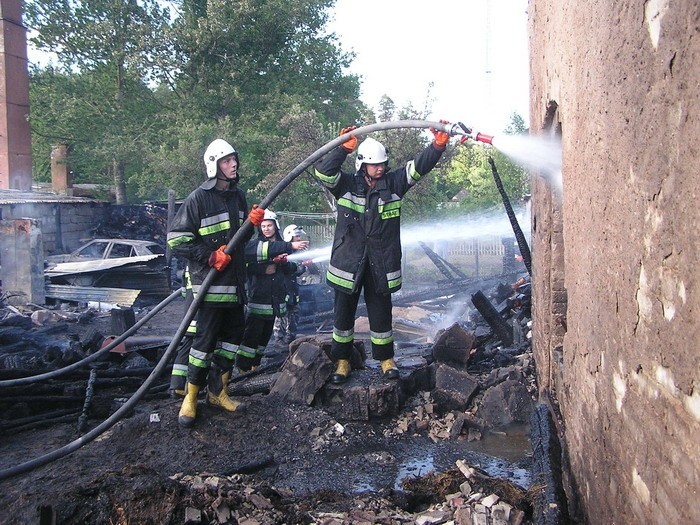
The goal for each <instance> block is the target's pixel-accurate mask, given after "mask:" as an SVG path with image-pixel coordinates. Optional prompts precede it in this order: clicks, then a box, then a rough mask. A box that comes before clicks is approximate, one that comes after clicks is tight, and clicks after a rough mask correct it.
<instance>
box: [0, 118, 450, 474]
mask: <svg viewBox="0 0 700 525" xmlns="http://www.w3.org/2000/svg"><path fill="white" fill-rule="evenodd" d="M402 128H435V129H438V130H440V131H444V132H445V133H448V134H450V135H464V132H463V131H462V130H461V129H460V128H459V126H456V125H452V124H443V123H442V122H432V121H428V120H399V121H396V122H378V123H376V124H370V125H369V126H362V127H360V128H357V129H355V130H353V131H351V132H349V133H345V134H343V135H340V136H339V137H336V138H335V139H333V140H331V141H330V142H328V143H326V144H325V145H324V146H322V147H320V148H319V149H317V150H316V151H315V152H314V153H312V154H311V155H309V156H308V157H307V158H306V159H304V160H303V161H302V162H301V163H300V164H299V165H298V166H297V167H296V168H294V169H293V170H292V171H290V172H289V173H288V174H287V175H286V176H285V177H284V178H283V179H282V180H281V181H280V182H278V183H277V185H276V186H275V187H274V188H273V189H272V191H270V193H268V194H267V196H266V197H265V198H264V199H263V200H262V201H260V207H261V208H267V207H268V206H269V205H270V204H271V203H272V201H274V200H275V198H276V197H277V196H278V195H279V194H280V193H282V191H283V190H284V189H285V188H286V187H287V186H289V184H290V183H291V182H292V181H293V180H294V179H296V178H297V177H298V176H299V175H300V174H301V173H303V172H304V170H305V169H306V168H308V167H309V166H311V165H312V164H313V163H314V162H315V161H316V160H318V159H320V158H321V157H323V156H324V155H325V154H326V153H328V152H329V151H331V150H332V149H334V148H335V147H337V146H339V145H340V144H342V143H343V142H345V141H346V140H348V139H349V138H350V136H361V135H366V134H368V133H373V132H375V131H383V130H388V129H402ZM252 227H253V226H252V224H251V223H250V221H249V220H248V219H246V220H245V222H244V223H243V225H242V226H241V227H240V228H239V229H238V231H237V232H236V233H235V234H234V236H233V237H232V238H231V240H230V241H229V243H228V244H227V245H226V249H225V251H226V253H230V252H232V251H233V249H234V248H235V247H236V246H238V244H240V242H241V241H242V239H243V238H244V236H245V235H246V234H247V232H248V231H249V230H250V229H252ZM215 275H216V270H215V269H214V268H212V269H211V270H209V273H208V274H207V276H206V277H205V278H204V282H202V284H201V285H200V288H199V293H198V294H197V296H196V297H195V298H194V299H193V300H192V304H191V305H190V307H189V309H188V310H187V312H186V313H185V317H184V318H183V319H182V322H181V323H180V326H179V327H178V329H177V331H176V332H175V335H174V336H173V340H172V341H171V342H170V345H169V346H168V348H167V350H166V351H165V353H164V354H163V357H161V359H160V361H159V362H158V363H157V364H156V366H155V368H154V369H153V371H152V372H151V374H150V375H149V376H148V377H147V378H146V380H145V381H144V382H143V384H142V385H141V386H140V387H139V389H138V390H137V391H136V392H134V394H133V395H132V396H131V397H130V398H129V399H128V400H127V401H126V402H125V403H124V404H123V405H122V406H121V407H119V408H118V409H117V410H116V411H115V412H114V413H113V414H112V415H111V416H110V417H108V418H107V419H105V420H104V421H103V422H102V423H100V424H99V425H98V426H96V427H95V428H93V429H92V430H91V431H90V432H88V433H86V434H85V435H83V436H80V437H79V438H78V439H76V440H74V441H71V442H70V443H68V444H67V445H64V446H63V447H61V448H58V449H56V450H53V451H51V452H49V453H47V454H44V455H43V456H39V457H36V458H34V459H31V460H29V461H26V462H24V463H20V464H19V465H15V466H14V467H10V468H7V469H4V470H0V481H2V480H4V479H8V478H11V477H13V476H17V475H19V474H23V473H25V472H29V471H30V470H33V469H35V468H37V467H40V466H42V465H46V464H47V463H50V462H52V461H55V460H57V459H60V458H62V457H64V456H67V455H68V454H70V453H72V452H75V451H76V450H78V449H79V448H80V447H82V446H83V445H86V444H87V443H89V442H90V441H92V440H94V439H95V438H97V437H98V436H99V435H100V434H102V433H103V432H106V431H107V430H109V429H110V428H112V426H114V425H115V424H116V423H117V422H118V421H119V420H120V419H121V418H122V417H124V416H125V415H126V414H128V413H129V412H130V411H131V410H132V409H133V408H134V406H135V405H136V403H138V402H139V401H140V400H141V398H142V397H143V396H144V395H145V394H146V392H148V389H149V388H150V387H151V384H152V383H153V382H154V381H155V380H156V378H158V376H159V375H160V374H161V373H162V372H163V370H164V369H165V367H166V366H167V364H168V361H170V358H171V357H172V355H173V354H174V353H175V349H176V348H177V346H178V345H179V344H180V340H181V339H182V336H183V335H184V333H185V331H186V330H187V327H188V326H189V324H190V321H192V319H194V316H195V314H196V312H197V309H198V308H199V305H200V303H201V302H202V300H203V297H204V295H205V294H206V292H207V290H208V289H209V286H211V282H212V280H213V279H214V276H215ZM171 297H172V296H171ZM161 304H162V303H161ZM137 324H138V323H137ZM135 326H136V325H134V327H135ZM132 328H133V327H132ZM127 333H128V334H129V335H131V333H133V332H132V330H131V329H129V330H127V332H124V334H123V335H126V334H127ZM120 338H121V336H120ZM122 340H123V339H122ZM116 341H118V339H116V340H115V341H114V342H113V343H110V345H111V344H115V343H116ZM120 342H121V341H120ZM110 345H108V346H106V347H105V348H103V349H102V350H101V351H107V350H106V349H107V348H108V347H109V346H110ZM115 346H116V344H115ZM66 368H67V367H66ZM61 370H65V369H61ZM42 375H44V376H46V374H42ZM34 377H39V376H34ZM22 379H28V378H22ZM13 381H17V380H13ZM3 383H7V381H5V382H3ZM15 384H16V383H15ZM0 386H1V385H0Z"/></svg>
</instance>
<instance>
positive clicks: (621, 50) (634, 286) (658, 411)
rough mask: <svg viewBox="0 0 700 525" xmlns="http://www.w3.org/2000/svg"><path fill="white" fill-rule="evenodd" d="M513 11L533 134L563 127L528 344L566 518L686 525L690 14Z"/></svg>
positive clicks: (605, 8) (697, 408) (699, 115)
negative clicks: (547, 416) (551, 431)
mask: <svg viewBox="0 0 700 525" xmlns="http://www.w3.org/2000/svg"><path fill="white" fill-rule="evenodd" d="M528 12H529V19H530V56H531V87H532V95H531V96H532V98H531V112H530V113H531V129H532V131H533V132H541V133H552V130H553V129H555V128H557V127H560V128H561V137H562V148H563V150H562V153H563V187H564V189H563V196H562V197H561V198H560V199H558V198H557V196H556V195H555V194H554V193H553V192H552V191H551V190H550V189H549V187H548V185H546V184H545V183H544V182H543V181H542V180H537V181H535V182H534V184H533V186H534V190H533V234H532V238H533V240H532V245H533V246H532V247H533V262H534V272H533V290H534V297H533V299H534V308H535V330H534V346H535V351H536V356H537V361H538V375H539V380H540V387H541V389H542V391H543V393H546V394H549V397H550V398H551V399H553V400H554V404H555V407H557V408H558V409H559V410H560V412H561V417H562V420H563V423H564V424H563V426H562V427H561V428H562V432H563V435H562V439H563V442H564V445H565V448H566V453H567V456H568V459H569V461H570V470H571V474H572V479H573V487H574V488H575V490H576V493H577V494H578V496H579V497H580V504H581V511H582V513H583V515H584V516H585V517H586V519H587V521H588V522H589V523H592V524H598V523H615V524H621V523H664V524H665V523H700V506H698V505H697V496H698V492H699V491H700V437H699V436H700V351H698V341H699V340H700V310H699V308H700V299H699V292H700V290H699V289H698V287H699V285H700V272H698V254H700V220H699V219H700V212H699V211H698V209H699V206H698V198H699V197H700V146H699V144H700V3H699V2H697V1H690V0H680V1H670V0H655V1H647V2H632V1H629V0H625V1H622V2H619V1H616V2H613V1H611V0H601V1H584V2H559V1H556V0H530V2H529V6H528ZM553 107H554V108H556V110H555V111H552V108H553ZM562 299H563V303H562ZM562 313H563V317H562ZM557 347H559V351H558V350H557Z"/></svg>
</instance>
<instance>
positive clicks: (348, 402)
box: [0, 283, 539, 525]
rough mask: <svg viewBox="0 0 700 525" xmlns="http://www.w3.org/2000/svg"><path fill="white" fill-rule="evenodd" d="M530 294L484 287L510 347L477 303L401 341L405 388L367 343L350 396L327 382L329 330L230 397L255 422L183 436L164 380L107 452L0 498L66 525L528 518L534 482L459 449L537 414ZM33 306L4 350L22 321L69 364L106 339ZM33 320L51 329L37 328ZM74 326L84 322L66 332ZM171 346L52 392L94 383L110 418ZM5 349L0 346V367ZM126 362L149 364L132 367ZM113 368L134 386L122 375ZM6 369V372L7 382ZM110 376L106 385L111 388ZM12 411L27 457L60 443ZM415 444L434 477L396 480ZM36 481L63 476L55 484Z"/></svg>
mask: <svg viewBox="0 0 700 525" xmlns="http://www.w3.org/2000/svg"><path fill="white" fill-rule="evenodd" d="M523 286H526V283H520V284H518V285H517V286H516V285H513V286H511V285H506V286H505V288H503V287H501V289H500V296H499V291H498V290H496V291H493V292H491V293H490V294H488V295H491V296H492V299H491V300H490V301H491V302H492V305H494V307H495V308H496V309H497V311H500V312H501V313H499V315H500V316H501V317H502V318H503V319H504V320H505V321H506V323H507V324H508V325H509V326H510V328H511V331H512V334H513V336H512V337H513V340H512V342H511V344H510V345H506V344H504V342H503V341H501V339H500V338H499V337H497V336H495V335H494V333H495V331H494V330H493V329H492V328H491V327H490V326H489V322H488V321H487V320H486V319H484V318H483V316H481V315H480V314H479V312H478V311H476V310H469V313H468V314H467V317H466V318H461V319H457V320H455V321H454V322H452V323H451V324H449V326H447V328H445V329H444V330H441V331H439V332H438V333H437V334H435V337H434V342H425V343H424V342H417V343H412V342H403V343H399V344H398V345H397V346H398V348H397V362H399V364H400V368H401V379H400V380H399V381H398V382H385V381H382V380H381V378H380V376H379V371H378V370H379V369H378V363H376V362H374V361H373V360H372V359H368V358H367V355H366V352H365V350H364V348H363V344H362V341H360V340H358V341H357V344H356V352H355V355H354V356H353V368H354V371H353V374H352V375H351V381H350V382H349V383H348V384H347V385H343V386H342V387H337V385H329V384H327V382H326V380H327V378H328V376H329V375H330V374H331V373H332V371H333V369H334V367H333V365H332V363H331V362H330V360H329V359H328V357H327V355H326V352H327V350H328V347H329V339H328V335H327V334H315V335H308V336H304V337H301V338H299V339H297V341H295V342H294V343H293V344H292V345H290V348H289V350H287V349H286V348H284V349H282V348H275V349H274V350H271V351H270V352H269V353H268V354H267V355H266V358H265V360H264V361H263V366H262V367H261V369H260V372H261V373H260V374H258V375H257V376H250V377H243V376H240V377H237V378H234V381H233V383H232V384H231V385H230V387H229V392H230V393H231V394H232V395H248V396H249V399H250V401H251V403H250V405H251V407H250V414H249V415H248V416H246V417H244V418H237V419H235V420H232V419H231V418H228V417H227V415H226V414H222V413H220V412H217V411H215V410H213V409H210V408H209V407H207V406H206V405H203V407H202V415H201V422H199V423H198V425H197V426H196V427H195V429H194V430H192V431H184V430H183V429H180V428H179V427H178V426H177V423H176V413H177V409H178V406H179V402H178V400H170V399H168V398H166V397H165V389H164V385H166V383H167V379H168V378H167V377H164V378H162V381H161V382H160V383H159V387H158V388H161V389H162V390H161V391H158V392H153V395H152V396H151V397H150V398H149V399H147V400H145V401H144V402H143V407H142V408H141V409H140V410H139V411H137V413H136V414H135V415H134V416H133V417H131V418H127V419H125V420H123V421H122V422H120V423H119V424H118V425H117V426H116V427H115V428H114V429H113V430H111V431H109V432H108V433H107V434H105V436H104V439H101V440H100V442H99V443H92V444H90V445H88V446H87V447H85V449H83V450H80V451H78V452H76V453H74V456H73V458H74V459H73V460H71V459H70V458H66V459H64V460H62V461H61V462H59V464H57V465H55V469H57V470H54V467H53V466H51V465H49V466H46V467H44V468H43V469H42V470H40V471H38V472H34V473H30V474H28V475H27V476H26V478H23V479H22V480H19V482H18V483H17V484H16V485H15V484H13V481H12V480H9V481H4V482H2V484H1V485H0V493H2V492H3V491H4V496H2V498H0V504H7V505H11V506H12V507H13V508H14V509H15V510H16V511H17V512H18V514H17V515H18V516H23V517H24V518H27V517H28V516H29V515H30V514H31V511H28V510H27V509H26V506H23V505H22V504H21V503H20V502H18V501H13V499H12V497H11V495H12V493H13V491H18V490H19V491H24V493H25V496H24V500H26V501H31V502H35V503H36V502H37V501H42V504H41V505H39V506H40V507H41V509H40V511H41V512H43V513H45V514H46V515H47V516H55V517H57V518H58V521H60V522H61V523H85V522H103V523H108V522H115V523H116V522H118V523H126V522H133V523H136V522H138V523H210V524H216V523H238V524H241V523H246V524H248V525H253V524H255V523H257V524H260V525H263V524H268V523H323V524H328V525H330V524H361V523H362V524H365V523H387V524H390V523H391V524H395V523H396V524H398V523H423V524H430V523H455V524H460V525H466V524H474V525H476V524H481V523H484V524H494V525H495V524H498V525H502V524H503V525H505V524H508V525H510V524H520V523H530V521H529V520H531V519H532V513H533V510H532V509H533V506H534V504H533V500H534V498H535V497H536V496H537V494H538V490H539V489H534V488H533V487H529V490H528V488H527V487H525V486H519V485H518V484H516V483H514V482H513V481H510V480H509V479H507V478H504V477H502V476H498V475H494V471H492V470H489V468H488V467H487V468H484V465H487V464H488V460H486V459H485V456H480V455H479V454H476V455H474V454H473V453H468V455H469V457H467V455H462V453H461V452H457V451H458V450H466V448H464V447H466V444H469V443H477V442H480V441H482V440H484V439H485V438H486V437H488V436H489V435H490V434H494V435H498V434H500V433H503V432H507V431H508V429H509V428H510V426H511V425H513V424H527V422H528V417H529V414H530V413H531V412H532V409H533V401H532V400H533V397H534V396H535V395H536V386H535V384H534V370H533V360H532V356H531V351H530V348H529V338H528V337H527V335H528V332H529V312H528V315H526V314H524V313H523V312H524V308H525V307H526V306H527V304H528V301H529V297H528V291H527V289H525V288H523ZM485 295H486V294H485ZM406 308H410V310H408V311H410V312H411V315H413V316H414V317H415V318H414V319H410V320H407V321H408V322H407V324H408V325H409V326H410V327H411V329H412V330H419V329H421V328H423V329H424V328H425V327H426V326H429V323H431V322H433V321H434V320H435V318H436V317H439V314H438V313H437V312H436V311H435V310H433V311H429V312H428V313H427V314H425V315H427V316H430V317H429V318H427V319H426V318H425V317H423V318H421V317H420V316H421V315H422V313H421V311H420V304H417V305H413V307H406ZM181 309H182V305H181V304H174V305H173V307H172V308H171V309H169V312H170V313H169V314H168V313H166V314H165V315H166V316H169V320H168V321H167V323H165V322H164V324H167V327H160V328H159V327H157V326H154V325H155V324H157V323H156V322H155V321H154V324H152V325H149V326H148V327H146V328H147V330H148V332H147V333H148V334H149V335H154V336H155V335H159V334H160V333H162V334H163V335H167V334H172V333H173V332H174V330H173V322H176V321H177V319H178V318H179V317H181V314H182V310H181ZM466 310H468V309H466ZM38 311H40V310H38V309H37V310H36V311H34V312H20V314H17V313H16V312H9V311H7V312H5V311H0V341H5V340H6V339H2V338H3V337H7V336H6V332H7V330H9V329H10V328H12V329H17V326H15V325H20V326H21V330H24V335H20V336H19V337H20V338H27V336H28V335H29V334H31V337H34V336H35V335H36V333H37V332H38V331H40V330H41V329H42V328H44V329H45V328H46V327H51V326H53V327H60V329H57V328H54V329H55V330H56V332H55V333H54V334H53V336H52V337H53V339H55V340H58V339H59V338H58V337H56V335H57V334H60V335H61V336H67V335H70V337H71V340H70V341H71V345H72V351H73V352H75V357H79V356H80V355H86V354H87V353H90V352H94V351H95V349H96V348H98V347H99V346H100V345H101V344H102V342H100V343H97V341H96V340H97V339H99V337H98V335H97V334H98V332H99V331H98V330H94V329H93V330H87V329H86V325H85V324H81V320H80V315H77V316H70V315H69V316H63V315H58V313H59V312H64V313H77V312H65V310H50V309H47V310H46V311H45V313H41V314H38V313H37V314H36V315H34V314H35V313H36V312H38ZM3 313H4V314H5V315H4V316H3V315H2V314H3ZM54 313H56V315H54ZM423 313H425V310H424V311H423ZM32 317H33V318H36V319H37V321H40V322H42V323H43V324H44V326H43V327H38V326H35V325H34V324H33V323H32ZM18 318H21V319H28V321H26V320H20V319H18ZM85 320H86V321H87V320H89V321H92V322H96V321H99V324H100V327H101V329H102V331H105V330H107V329H108V328H109V316H105V315H99V314H95V313H93V314H91V315H90V316H89V317H86V318H85ZM358 326H362V322H361V320H360V322H359V323H358ZM76 327H79V328H80V329H79V330H72V329H71V328H76ZM8 333H9V332H8ZM90 334H92V335H90ZM43 343H44V341H42V342H41V343H39V344H38V348H40V347H41V345H42V344H43ZM164 346H167V341H165V342H164V341H160V342H154V343H152V344H151V345H150V346H149V345H136V346H135V347H133V346H132V348H131V349H132V351H122V352H121V353H112V352H110V357H109V359H107V360H106V361H105V362H101V363H99V366H96V367H93V370H95V371H96V373H94V374H93V373H88V372H87V371H86V372H84V373H82V375H80V376H75V375H74V376H71V377H70V378H66V381H68V383H61V382H57V383H55V384H54V386H53V388H58V389H61V388H62V389H63V393H62V394H61V393H57V394H55V395H56V396H67V392H69V391H70V392H74V393H75V398H76V400H81V401H82V400H84V397H85V391H86V388H87V387H88V385H89V384H90V381H92V388H94V391H95V395H94V396H93V398H92V404H93V407H94V408H95V412H94V413H92V412H91V413H89V417H90V418H95V417H97V418H103V417H105V414H106V413H109V412H110V411H113V410H114V406H115V403H116V404H118V403H119V402H120V399H122V400H123V398H124V397H128V396H129V395H130V392H133V391H134V390H135V389H136V388H137V387H138V385H139V382H140V381H142V377H143V376H139V374H140V373H141V372H140V371H141V370H144V371H145V370H149V367H152V366H153V364H154V363H155V362H156V361H157V359H158V358H159V355H161V350H162V349H163V348H164ZM5 348H6V344H5V343H4V342H0V359H3V358H4V356H5V354H6V352H5ZM134 348H136V349H135V350H134ZM288 351H289V354H287V352H288ZM69 354H70V353H69V352H68V353H66V352H64V351H61V352H60V356H61V359H54V360H53V361H48V362H41V363H39V362H37V361H31V360H29V361H27V362H26V364H25V365H23V366H22V367H18V368H21V369H24V368H25V367H26V368H34V369H35V370H43V369H46V368H51V367H54V368H55V367H61V366H65V365H64V364H63V363H65V362H66V360H69V359H66V356H67V355H69ZM75 357H72V358H71V359H75ZM280 358H281V359H280ZM130 359H133V360H135V361H136V362H137V363H139V364H140V365H142V366H137V367H136V368H128V367H126V366H124V365H125V363H126V362H127V360H130ZM29 365H32V366H31V367H30V366H29ZM8 368H9V367H8ZM117 370H119V371H120V372H119V374H124V377H125V378H126V377H128V378H131V379H128V380H126V379H124V378H120V377H119V375H118V374H117V375H115V372H116V371H117ZM127 370H130V371H128V372H127ZM10 372H11V370H5V371H2V370H0V378H6V377H8V376H11V374H10ZM268 372H269V373H268ZM33 373H36V371H35V372H33ZM3 374H5V375H3ZM110 374H111V375H112V378H111V379H112V380H113V382H112V383H111V384H110V382H109V381H105V380H106V379H110V378H109V377H108V376H110ZM117 379H118V381H116V380H117ZM247 381H257V384H256V386H255V390H249V392H254V393H248V394H243V393H242V392H244V391H245V384H246V382H247ZM69 383H70V384H69ZM71 385H72V386H71ZM336 387H337V388H336ZM11 395H13V394H11ZM110 395H111V396H113V397H112V398H111V403H110V402H108V400H109V397H108V396H110ZM10 397H11V396H10ZM11 404H12V403H11V401H10V400H9V399H8V398H2V399H0V425H4V426H5V428H6V429H8V430H9V428H10V427H11V426H12V425H15V426H14V427H13V428H15V429H20V430H21V429H28V428H36V430H35V431H34V434H32V436H31V440H28V441H31V444H30V445H29V446H28V447H27V449H26V451H25V452H24V454H30V455H31V454H32V452H30V451H34V452H36V451H38V450H41V449H42V448H46V447H47V446H49V445H50V444H51V443H53V441H51V440H48V441H46V443H45V444H43V443H42V442H41V439H42V435H41V434H40V433H39V429H40V427H39V426H37V427H31V426H27V425H31V424H32V422H31V421H29V422H27V421H22V420H21V418H22V417H24V418H28V417H32V415H28V413H27V412H24V413H23V414H22V415H21V417H17V418H16V419H17V420H20V421H21V422H22V424H21V425H17V424H16V421H15V422H13V419H14V418H15V416H13V415H12V413H11V412H12V411H11V409H10V408H11V407H10V405H11ZM116 406H118V405H116ZM98 407H102V408H100V409H99V410H98ZM82 409H83V405H81V406H80V407H79V410H76V409H75V408H72V409H71V410H72V412H70V413H67V414H64V415H67V417H68V418H71V419H72V420H73V421H74V422H75V418H76V416H77V415H78V413H81V414H83V415H84V416H85V414H84V411H83V410H82ZM15 410H16V409H15ZM98 413H99V416H98V415H97V414H98ZM17 414H20V412H17V413H16V414H15V415H17ZM39 419H41V418H39ZM37 421H38V420H37V419H36V418H35V422H37ZM76 423H77V422H76ZM8 425H9V426H8ZM56 425H59V423H56ZM64 425H65V424H64ZM74 425H75V423H74ZM56 428H57V427H56V426H53V427H50V429H52V430H53V431H54V436H53V440H54V441H55V439H57V437H56V436H58V435H65V433H64V434H60V433H57V432H55V430H56ZM74 428H75V426H74ZM65 432H67V430H66V431H65ZM27 437H29V435H28V434H27ZM13 443H14V444H15V446H16V443H17V442H16V440H15V441H13V440H9V441H8V443H6V444H5V445H4V446H2V445H0V453H2V454H3V455H4V456H5V457H6V458H8V461H11V462H12V463H15V462H17V461H18V459H19V457H20V455H19V452H18V451H16V450H15V449H14V448H13ZM58 444H60V443H58ZM42 445H44V446H42ZM416 450H422V451H427V450H430V452H431V454H438V455H439V456H440V457H439V460H437V459H436V461H435V463H434V465H432V466H431V467H428V468H426V471H427V473H426V472H425V471H423V470H422V467H421V468H420V469H419V470H418V471H417V472H414V473H413V474H405V473H404V475H403V477H402V478H400V479H401V482H400V484H399V485H395V482H397V483H398V480H399V477H398V476H399V472H400V471H401V469H402V468H403V467H402V465H403V464H404V463H405V461H406V455H407V454H408V456H409V457H410V455H411V454H413V455H415V451H416ZM44 451H45V450H44ZM455 454H457V455H456V456H455ZM457 460H459V461H457ZM455 461H456V463H455ZM526 463H527V460H526V461H525V462H523V463H521V465H525V464H526ZM450 465H451V466H452V467H451V468H450ZM455 466H456V468H455ZM482 469H483V470H482ZM496 470H498V469H496ZM487 471H489V472H490V473H487ZM42 479H53V480H54V481H57V480H58V479H60V480H61V483H60V484H55V483H52V484H50V487H49V486H47V485H46V484H45V483H42V482H41V480H42ZM363 487H364V489H363ZM25 505H26V504H25ZM20 522H21V521H20Z"/></svg>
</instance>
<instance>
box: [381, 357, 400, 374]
mask: <svg viewBox="0 0 700 525" xmlns="http://www.w3.org/2000/svg"><path fill="white" fill-rule="evenodd" d="M380 364H381V365H382V374H384V377H385V378H386V379H398V378H399V369H398V368H397V367H396V363H394V360H393V359H385V360H384V361H382V362H381V363H380Z"/></svg>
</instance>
